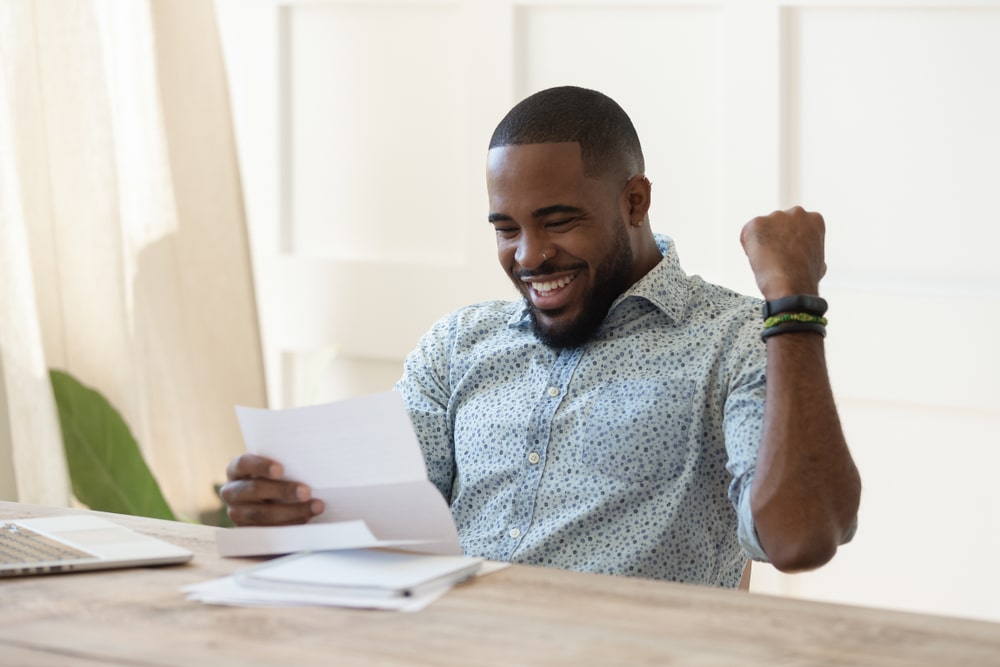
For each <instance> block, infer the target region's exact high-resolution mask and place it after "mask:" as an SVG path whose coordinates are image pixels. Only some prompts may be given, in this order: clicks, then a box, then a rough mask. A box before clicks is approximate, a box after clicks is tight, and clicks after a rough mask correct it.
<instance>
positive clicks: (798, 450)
mask: <svg viewBox="0 0 1000 667" xmlns="http://www.w3.org/2000/svg"><path fill="white" fill-rule="evenodd" d="M824 235H825V225H824V222H823V218H822V216H820V215H819V214H818V213H811V212H807V211H805V210H803V209H801V208H798V207H796V208H793V209H789V210H788V211H776V212H774V213H772V214H770V215H768V216H763V217H759V218H754V219H753V220H751V221H750V222H748V223H747V224H746V225H745V226H744V228H743V233H742V235H741V237H740V240H741V242H742V244H743V248H744V250H745V251H746V253H747V257H748V258H749V260H750V266H751V268H752V269H753V271H754V276H755V278H756V281H757V286H758V287H759V288H760V291H761V293H762V294H763V296H764V298H765V299H766V300H768V301H773V300H776V299H780V298H783V297H788V296H791V295H809V296H818V294H819V281H820V279H821V278H822V277H823V275H824V273H825V272H826V264H825V260H824V248H823V239H824ZM784 326H785V328H786V330H787V329H796V328H798V329H804V330H798V331H792V332H789V333H777V335H770V336H768V337H767V339H766V340H767V369H766V373H767V393H766V399H765V405H764V424H763V431H762V434H761V443H760V449H759V453H758V455H757V467H756V472H755V474H754V479H753V486H752V487H751V490H750V506H751V510H752V512H753V517H754V524H755V526H756V529H757V537H758V539H759V540H760V544H761V546H762V547H763V548H764V551H765V552H766V553H767V556H768V558H769V560H770V561H771V563H772V564H773V565H774V566H775V567H776V568H778V569H779V570H782V571H786V572H791V571H797V570H805V569H811V568H815V567H819V566H820V565H823V564H824V563H826V562H827V561H829V560H830V559H831V558H832V557H833V555H834V554H835V553H836V551H837V547H838V546H840V545H841V544H843V543H844V542H845V541H846V540H848V539H850V536H851V534H852V532H853V530H854V526H855V524H856V521H857V511H858V504H859V499H860V494H861V481H860V477H859V475H858V471H857V468H856V467H855V465H854V461H853V460H852V458H851V454H850V452H849V451H848V448H847V443H846V442H845V440H844V434H843V431H842V430H841V426H840V419H839V417H838V416H837V408H836V405H835V404H834V400H833V392H832V390H831V388H830V380H829V376H828V374H827V367H826V357H825V352H824V346H823V336H822V335H820V334H819V333H817V331H819V330H820V328H819V327H815V326H813V327H794V326H793V327H787V325H784ZM810 329H812V330H810ZM779 330H780V328H779V329H776V330H775V331H779Z"/></svg>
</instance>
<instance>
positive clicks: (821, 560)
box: [757, 502, 858, 573]
mask: <svg viewBox="0 0 1000 667" xmlns="http://www.w3.org/2000/svg"><path fill="white" fill-rule="evenodd" d="M846 505H847V506H846V507H844V506H841V507H840V508H838V510H839V511H833V512H831V513H828V514H822V515H820V516H816V515H813V516H811V517H809V518H805V517H800V519H801V520H800V521H791V522H789V521H778V522H775V521H771V522H767V521H766V520H765V522H764V525H760V524H759V523H758V525H757V529H758V533H757V534H758V536H759V538H760V539H761V546H762V547H763V548H764V552H765V553H766V554H767V558H768V560H769V561H770V562H771V564H772V565H773V566H774V567H775V569H777V570H779V571H781V572H785V573H794V572H804V571H807V570H815V569H816V568H819V567H822V566H823V565H826V564H827V563H829V562H830V561H831V560H832V559H833V557H834V556H835V555H836V553H837V549H838V548H839V547H840V545H842V544H846V543H848V542H850V541H851V539H852V538H853V537H854V532H855V530H856V529H857V516H858V515H857V503H856V502H854V503H846ZM786 518H787V515H786Z"/></svg>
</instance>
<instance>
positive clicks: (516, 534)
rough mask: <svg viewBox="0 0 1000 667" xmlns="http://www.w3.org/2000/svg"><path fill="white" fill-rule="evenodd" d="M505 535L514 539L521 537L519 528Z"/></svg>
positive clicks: (512, 529)
mask: <svg viewBox="0 0 1000 667" xmlns="http://www.w3.org/2000/svg"><path fill="white" fill-rule="evenodd" d="M507 534H508V535H510V536H511V537H513V538H515V539H516V538H518V537H521V529H520V528H511V529H510V532H509V533H507Z"/></svg>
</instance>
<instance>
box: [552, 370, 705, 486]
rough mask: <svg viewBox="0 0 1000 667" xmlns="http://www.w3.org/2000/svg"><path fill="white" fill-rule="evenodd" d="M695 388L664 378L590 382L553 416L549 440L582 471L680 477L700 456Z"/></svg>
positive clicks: (636, 479)
mask: <svg viewBox="0 0 1000 667" xmlns="http://www.w3.org/2000/svg"><path fill="white" fill-rule="evenodd" d="M695 390H696V386H695V383H694V382H685V381H683V380H681V381H676V380H675V381H669V380H667V379H663V380H659V381H658V380H639V381H636V380H630V381H623V382H615V383H607V384H604V385H601V386H598V387H594V388H593V390H592V391H590V392H588V394H587V395H585V396H580V397H578V400H576V401H568V403H569V404H571V405H573V406H574V407H573V408H572V409H569V410H567V411H566V412H565V413H562V414H557V415H556V424H555V429H554V433H553V436H554V438H553V442H554V443H556V442H558V449H559V453H560V458H562V457H566V459H567V460H569V461H573V462H575V463H576V464H577V465H578V466H579V467H580V468H581V472H585V471H590V472H592V473H594V472H596V473H600V474H602V475H608V476H611V477H614V478H617V479H619V480H622V481H625V482H630V483H643V484H649V483H653V482H664V481H668V480H670V479H673V478H676V477H679V476H681V475H682V474H683V472H684V470H686V469H687V468H689V467H690V466H691V465H692V464H693V462H694V460H695V459H696V457H697V455H698V452H697V446H696V445H695V444H694V443H696V441H697V434H696V433H693V432H692V430H693V429H698V428H699V427H698V426H697V424H695V423H694V416H695V414H696V413H697V412H698V410H696V408H695V404H694V402H695V400H696V399H695V394H696V391H695Z"/></svg>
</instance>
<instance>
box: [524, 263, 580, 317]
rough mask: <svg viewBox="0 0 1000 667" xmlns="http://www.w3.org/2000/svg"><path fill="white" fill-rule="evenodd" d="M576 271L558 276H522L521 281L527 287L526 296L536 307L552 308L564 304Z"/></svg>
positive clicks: (570, 291) (567, 298) (569, 293)
mask: <svg viewBox="0 0 1000 667" xmlns="http://www.w3.org/2000/svg"><path fill="white" fill-rule="evenodd" d="M577 275H579V274H578V272H573V273H570V274H566V275H564V276H560V277H558V278H546V279H539V278H524V279H522V282H524V283H525V285H527V287H528V298H530V299H531V303H532V304H534V306H535V307H536V308H539V309H542V310H552V309H556V308H561V307H563V306H565V305H566V303H567V301H568V300H569V297H570V296H571V294H572V290H569V289H568V287H569V285H570V284H571V283H572V282H573V281H574V280H575V279H576V277H577Z"/></svg>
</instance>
